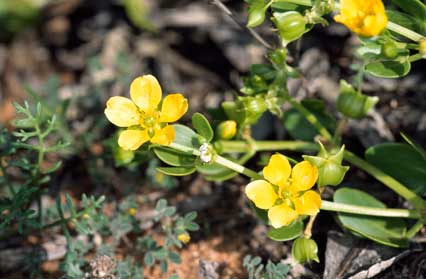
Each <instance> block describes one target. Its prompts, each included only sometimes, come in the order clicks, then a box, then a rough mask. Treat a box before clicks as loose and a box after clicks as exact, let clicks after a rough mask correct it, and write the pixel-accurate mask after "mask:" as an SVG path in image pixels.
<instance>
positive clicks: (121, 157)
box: [112, 141, 135, 167]
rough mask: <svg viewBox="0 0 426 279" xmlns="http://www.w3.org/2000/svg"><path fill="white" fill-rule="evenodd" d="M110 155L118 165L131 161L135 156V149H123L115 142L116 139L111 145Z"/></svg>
mask: <svg viewBox="0 0 426 279" xmlns="http://www.w3.org/2000/svg"><path fill="white" fill-rule="evenodd" d="M112 155H113V157H114V161H115V165H116V166H117V167H119V166H124V165H127V164H129V163H131V162H132V161H133V158H135V151H133V150H125V149H123V148H121V147H120V146H119V145H118V144H117V141H115V144H114V145H113V150H112Z"/></svg>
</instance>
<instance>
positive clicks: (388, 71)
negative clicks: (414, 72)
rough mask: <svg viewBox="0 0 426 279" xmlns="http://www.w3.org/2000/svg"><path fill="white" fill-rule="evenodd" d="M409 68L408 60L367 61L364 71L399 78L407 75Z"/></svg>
mask: <svg viewBox="0 0 426 279" xmlns="http://www.w3.org/2000/svg"><path fill="white" fill-rule="evenodd" d="M410 70H411V64H410V62H408V61H405V62H399V61H376V62H371V63H368V64H367V65H366V66H365V71H366V72H368V73H370V74H372V75H373V76H376V77H383V78H399V77H403V76H405V75H407V74H408V73H409V72H410Z"/></svg>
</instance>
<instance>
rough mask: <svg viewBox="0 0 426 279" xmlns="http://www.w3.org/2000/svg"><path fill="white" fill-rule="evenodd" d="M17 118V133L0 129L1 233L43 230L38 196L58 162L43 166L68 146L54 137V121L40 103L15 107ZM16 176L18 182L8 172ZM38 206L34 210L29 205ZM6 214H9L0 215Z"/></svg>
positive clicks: (57, 166)
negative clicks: (14, 229)
mask: <svg viewBox="0 0 426 279" xmlns="http://www.w3.org/2000/svg"><path fill="white" fill-rule="evenodd" d="M15 108H16V112H17V114H18V118H17V119H16V120H15V121H14V126H15V127H16V131H15V132H13V133H10V132H8V131H7V130H6V129H3V130H2V131H1V132H0V162H1V163H0V167H1V172H2V177H1V179H0V212H2V215H1V217H2V218H1V221H0V231H3V230H5V229H6V228H8V227H9V226H10V225H11V224H14V223H17V224H18V231H19V232H20V233H23V232H24V231H26V230H31V229H36V228H40V227H42V226H43V219H42V207H41V196H42V194H43V191H44V190H43V187H42V186H44V185H46V184H48V183H49V181H50V176H51V174H52V173H53V172H55V171H57V170H58V169H59V168H60V167H61V165H62V163H61V161H57V162H52V164H51V166H49V167H44V166H43V162H44V160H45V158H46V156H47V155H49V154H50V153H57V152H59V151H61V150H63V149H64V148H66V146H67V145H68V144H67V143H64V142H62V141H61V139H60V138H58V137H57V136H56V135H55V131H56V130H57V127H58V126H57V122H56V120H57V118H56V116H55V115H54V114H53V115H52V114H48V113H46V111H45V110H44V108H43V106H42V105H41V103H38V104H37V105H36V106H35V109H34V108H31V107H30V105H29V104H28V103H27V102H25V103H24V105H23V106H22V105H19V104H15ZM11 168H13V169H15V170H17V171H18V172H19V179H12V177H11V176H10V175H9V169H11ZM34 202H37V203H38V207H37V210H35V209H33V208H31V205H32V204H33V203H34ZM4 212H8V214H3V213H4Z"/></svg>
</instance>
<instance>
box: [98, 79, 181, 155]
mask: <svg viewBox="0 0 426 279" xmlns="http://www.w3.org/2000/svg"><path fill="white" fill-rule="evenodd" d="M161 97H162V91H161V87H160V84H159V83H158V81H157V79H156V78H155V77H154V76H152V75H145V76H142V77H138V78H136V79H135V80H133V82H132V84H131V85H130V98H131V99H128V98H125V97H121V96H115V97H111V98H110V99H109V100H108V102H107V104H106V109H105V115H106V117H107V118H108V120H109V121H110V122H111V123H113V124H114V125H116V126H118V127H125V128H127V130H125V131H123V132H121V134H120V136H119V138H118V145H120V147H121V148H123V149H125V150H136V149H138V148H139V147H140V146H141V145H142V144H144V143H145V142H147V141H150V142H152V143H156V144H161V145H169V144H170V143H171V142H172V141H173V140H174V138H175V131H174V129H173V127H172V126H170V125H168V124H167V123H170V122H175V121H177V120H178V119H179V118H181V117H182V116H183V115H184V114H185V112H186V111H187V110H188V101H187V100H186V98H185V97H184V96H183V95H182V94H170V95H167V96H166V97H165V98H164V100H163V102H162V104H161V109H159V104H160V102H161Z"/></svg>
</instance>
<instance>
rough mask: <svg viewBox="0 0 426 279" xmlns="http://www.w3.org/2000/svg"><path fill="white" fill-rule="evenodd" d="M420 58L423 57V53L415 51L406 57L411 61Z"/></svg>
mask: <svg viewBox="0 0 426 279" xmlns="http://www.w3.org/2000/svg"><path fill="white" fill-rule="evenodd" d="M420 59H423V55H422V54H420V53H416V54H414V55H411V56H410V57H408V62H410V63H412V62H415V61H418V60H420Z"/></svg>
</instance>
